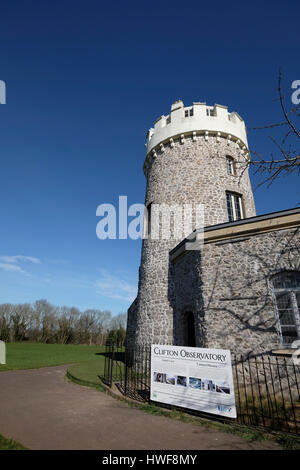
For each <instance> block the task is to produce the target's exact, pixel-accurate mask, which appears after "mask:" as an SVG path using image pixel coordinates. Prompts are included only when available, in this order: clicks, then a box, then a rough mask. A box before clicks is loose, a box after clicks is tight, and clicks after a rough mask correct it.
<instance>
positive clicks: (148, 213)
mask: <svg viewBox="0 0 300 470" xmlns="http://www.w3.org/2000/svg"><path fill="white" fill-rule="evenodd" d="M151 206H152V202H151V203H150V204H148V206H147V207H146V217H144V222H145V226H146V230H145V232H144V234H145V236H146V237H147V238H148V237H150V235H151Z"/></svg>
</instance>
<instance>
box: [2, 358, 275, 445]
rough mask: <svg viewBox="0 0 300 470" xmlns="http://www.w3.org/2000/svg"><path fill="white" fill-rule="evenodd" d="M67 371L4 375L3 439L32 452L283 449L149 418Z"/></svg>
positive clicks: (7, 373)
mask: <svg viewBox="0 0 300 470" xmlns="http://www.w3.org/2000/svg"><path fill="white" fill-rule="evenodd" d="M66 370H67V366H59V367H46V368H43V369H31V370H22V371H8V372H0V434H3V435H4V436H6V437H11V438H13V439H15V440H16V441H18V442H20V443H21V444H23V445H24V446H26V447H28V448H30V449H45V450H46V449H98V450H100V449H110V450H114V449H121V450H125V449H133V450H137V449H146V450H154V449H168V450H171V449H172V450H174V449H178V450H183V449H198V450H201V449H276V448H277V449H278V446H277V445H276V444H275V443H272V442H248V441H245V440H243V439H241V438H239V437H237V436H233V435H231V434H226V433H223V432H219V431H213V430H211V429H207V428H205V427H202V426H195V425H192V424H187V423H181V422H178V421H175V420H172V419H169V418H166V417H163V416H153V415H149V414H147V413H145V412H142V411H140V410H137V409H134V408H131V407H129V406H128V405H126V404H125V403H122V402H120V401H119V400H116V399H114V398H111V397H110V396H107V395H106V394H104V393H102V392H99V391H97V390H94V389H90V388H88V387H82V386H80V385H75V384H73V383H70V382H68V381H67V380H66V379H65V378H64V376H65V373H66Z"/></svg>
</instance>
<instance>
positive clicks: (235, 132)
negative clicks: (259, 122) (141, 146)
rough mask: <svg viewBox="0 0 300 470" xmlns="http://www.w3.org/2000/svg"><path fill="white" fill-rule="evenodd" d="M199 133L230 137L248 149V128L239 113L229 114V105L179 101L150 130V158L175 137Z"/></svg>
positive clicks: (148, 144) (148, 142) (148, 146)
mask: <svg viewBox="0 0 300 470" xmlns="http://www.w3.org/2000/svg"><path fill="white" fill-rule="evenodd" d="M197 132H198V133H207V135H208V134H216V135H218V136H223V137H227V136H230V138H234V140H239V141H240V142H241V145H242V146H246V147H247V148H248V142H247V131H246V126H245V123H244V120H243V119H242V118H241V117H240V116H239V114H238V113H236V112H231V113H229V112H228V108H227V106H222V105H219V104H215V105H214V106H207V105H206V103H193V106H187V107H185V106H184V104H183V102H182V101H181V100H179V101H176V102H175V103H173V104H172V106H171V112H170V114H169V115H168V116H160V118H158V119H157V120H156V121H155V122H154V128H151V129H149V131H148V133H147V141H146V144H145V145H146V156H147V155H148V153H149V152H151V151H152V150H153V149H155V147H157V146H158V145H159V144H164V143H166V142H168V141H169V140H170V139H171V138H172V139H174V138H176V137H180V136H181V135H182V134H184V135H188V134H193V135H194V136H195V135H196V134H197ZM195 133H196V134H195Z"/></svg>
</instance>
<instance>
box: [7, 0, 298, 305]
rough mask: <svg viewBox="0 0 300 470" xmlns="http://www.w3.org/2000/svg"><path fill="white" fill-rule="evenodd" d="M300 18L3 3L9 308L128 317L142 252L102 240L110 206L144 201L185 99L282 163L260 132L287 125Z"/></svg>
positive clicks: (276, 194)
mask: <svg viewBox="0 0 300 470" xmlns="http://www.w3.org/2000/svg"><path fill="white" fill-rule="evenodd" d="M299 13H300V7H299V4H298V2H296V1H287V2H285V3H284V5H283V4H282V2H280V3H279V2H274V1H273V2H255V1H252V2H248V3H245V2H231V3H224V2H213V3H210V4H209V5H206V4H204V3H201V2H198V1H191V2H189V1H188V2H185V3H182V2H177V1H172V2H156V1H152V2H151V3H146V2H142V1H139V2H131V1H128V2H99V1H85V2H76V1H70V2H67V1H60V2H47V1H44V2H38V1H34V2H33V1H26V2H23V1H22V2H21V1H19V2H16V1H13V0H12V1H10V2H6V3H5V4H4V3H2V4H1V28H0V49H1V56H0V57H1V62H0V80H4V81H5V83H6V86H7V104H6V105H0V135H1V139H0V142H1V144H0V145H1V146H0V149H1V152H0V158H1V173H0V174H1V185H0V216H1V230H0V242H1V244H0V303H3V302H13V303H16V302H32V301H34V300H36V299H39V298H47V299H48V300H49V301H50V302H52V303H55V304H58V305H74V306H76V307H78V308H81V309H85V308H93V307H95V308H99V309H109V310H111V311H112V312H113V313H114V314H116V313H118V312H121V311H125V310H126V309H127V307H128V306H129V304H130V302H131V300H132V299H133V298H134V296H135V292H136V286H137V275H138V266H139V262H140V248H141V243H140V241H133V240H107V241H101V240H99V239H98V238H97V237H96V224H97V222H98V219H97V217H96V208H97V206H98V205H99V204H101V203H113V204H116V203H117V201H118V196H119V195H127V196H128V203H129V204H132V203H137V202H139V203H143V202H144V192H145V178H144V175H143V172H142V164H143V160H144V152H145V147H144V143H145V135H146V132H147V130H148V128H149V127H151V126H152V124H153V121H154V120H155V119H156V118H157V117H159V116H160V115H161V114H168V112H169V109H170V105H171V103H173V102H174V101H176V100H177V99H182V100H183V102H184V103H185V104H186V105H191V104H192V102H193V101H206V102H207V103H208V104H209V105H213V104H215V103H219V104H224V105H228V107H229V109H230V110H231V111H237V112H238V113H239V114H240V115H241V116H242V117H243V118H244V119H245V122H246V125H247V128H248V139H249V144H250V147H251V148H253V149H255V150H257V151H259V152H260V153H262V154H264V155H269V154H270V152H271V151H272V150H274V148H273V146H272V143H271V142H270V140H269V139H268V135H269V133H268V132H267V133H266V132H264V133H261V132H259V131H251V128H252V127H255V126H259V125H265V124H268V123H270V122H274V121H276V120H280V119H281V116H280V112H279V105H278V103H277V102H276V101H274V99H275V98H276V96H277V94H276V88H277V75H278V69H279V67H282V70H283V74H284V91H285V93H286V97H287V102H288V101H289V99H290V98H289V96H290V95H291V92H292V90H291V83H292V81H293V80H296V79H300V70H299ZM288 104H290V103H288ZM252 182H253V186H256V184H257V178H256V177H253V178H252ZM298 184H299V183H298V179H297V178H296V176H294V177H289V179H283V180H280V181H278V182H277V183H276V184H274V185H273V187H271V188H270V189H268V190H267V189H266V188H261V189H259V190H257V191H255V200H256V207H257V213H258V214H262V213H265V212H272V211H275V210H282V209H287V208H290V207H294V206H296V205H297V204H298V203H299V201H300V194H299V193H300V190H299V187H298Z"/></svg>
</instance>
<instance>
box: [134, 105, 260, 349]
mask: <svg viewBox="0 0 300 470" xmlns="http://www.w3.org/2000/svg"><path fill="white" fill-rule="evenodd" d="M248 158H249V150H248V143H247V136H246V128H245V123H244V121H243V119H242V118H241V117H240V116H239V115H238V114H237V113H236V112H231V113H229V112H228V109H227V107H226V106H221V105H215V106H207V105H206V103H193V106H189V107H184V105H183V102H182V101H177V102H175V103H174V104H173V105H172V107H171V112H170V114H169V115H168V116H161V117H160V118H159V119H157V120H156V121H155V123H154V128H151V129H150V130H149V131H148V134H147V142H146V158H145V163H144V173H145V176H146V178H147V188H146V199H145V206H146V207H147V209H148V218H149V215H150V214H151V207H153V205H156V204H160V205H162V204H166V205H168V206H172V205H173V206H174V205H175V204H176V205H180V206H183V205H185V204H193V205H196V204H200V203H201V204H203V205H204V226H211V225H215V224H220V223H225V222H228V221H233V220H237V219H240V218H246V217H252V216H254V215H255V206H254V199H253V194H252V189H251V184H250V180H249V175H248V170H247V169H246V170H245V162H246V161H247V159H248ZM242 168H243V169H244V170H245V171H239V170H241V169H242ZM195 223H196V222H195V219H194V220H193V226H192V230H194V229H197V228H199V227H197V226H195V225H194V224H195ZM172 235H173V236H172ZM182 238H184V237H182ZM180 241H181V239H178V238H176V237H175V236H174V225H173V230H172V229H171V237H170V238H169V239H161V238H159V239H151V233H149V235H148V238H145V239H144V240H143V245H142V256H141V265H140V269H139V287H138V295H137V298H136V299H135V301H134V302H133V304H132V305H131V307H130V308H129V310H128V322H127V345H129V346H130V345H133V344H150V343H156V344H173V343H174V337H173V324H174V318H173V307H172V302H171V298H172V289H173V282H172V269H171V262H170V257H169V253H170V250H171V249H172V248H174V247H175V246H177V245H178V243H180Z"/></svg>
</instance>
